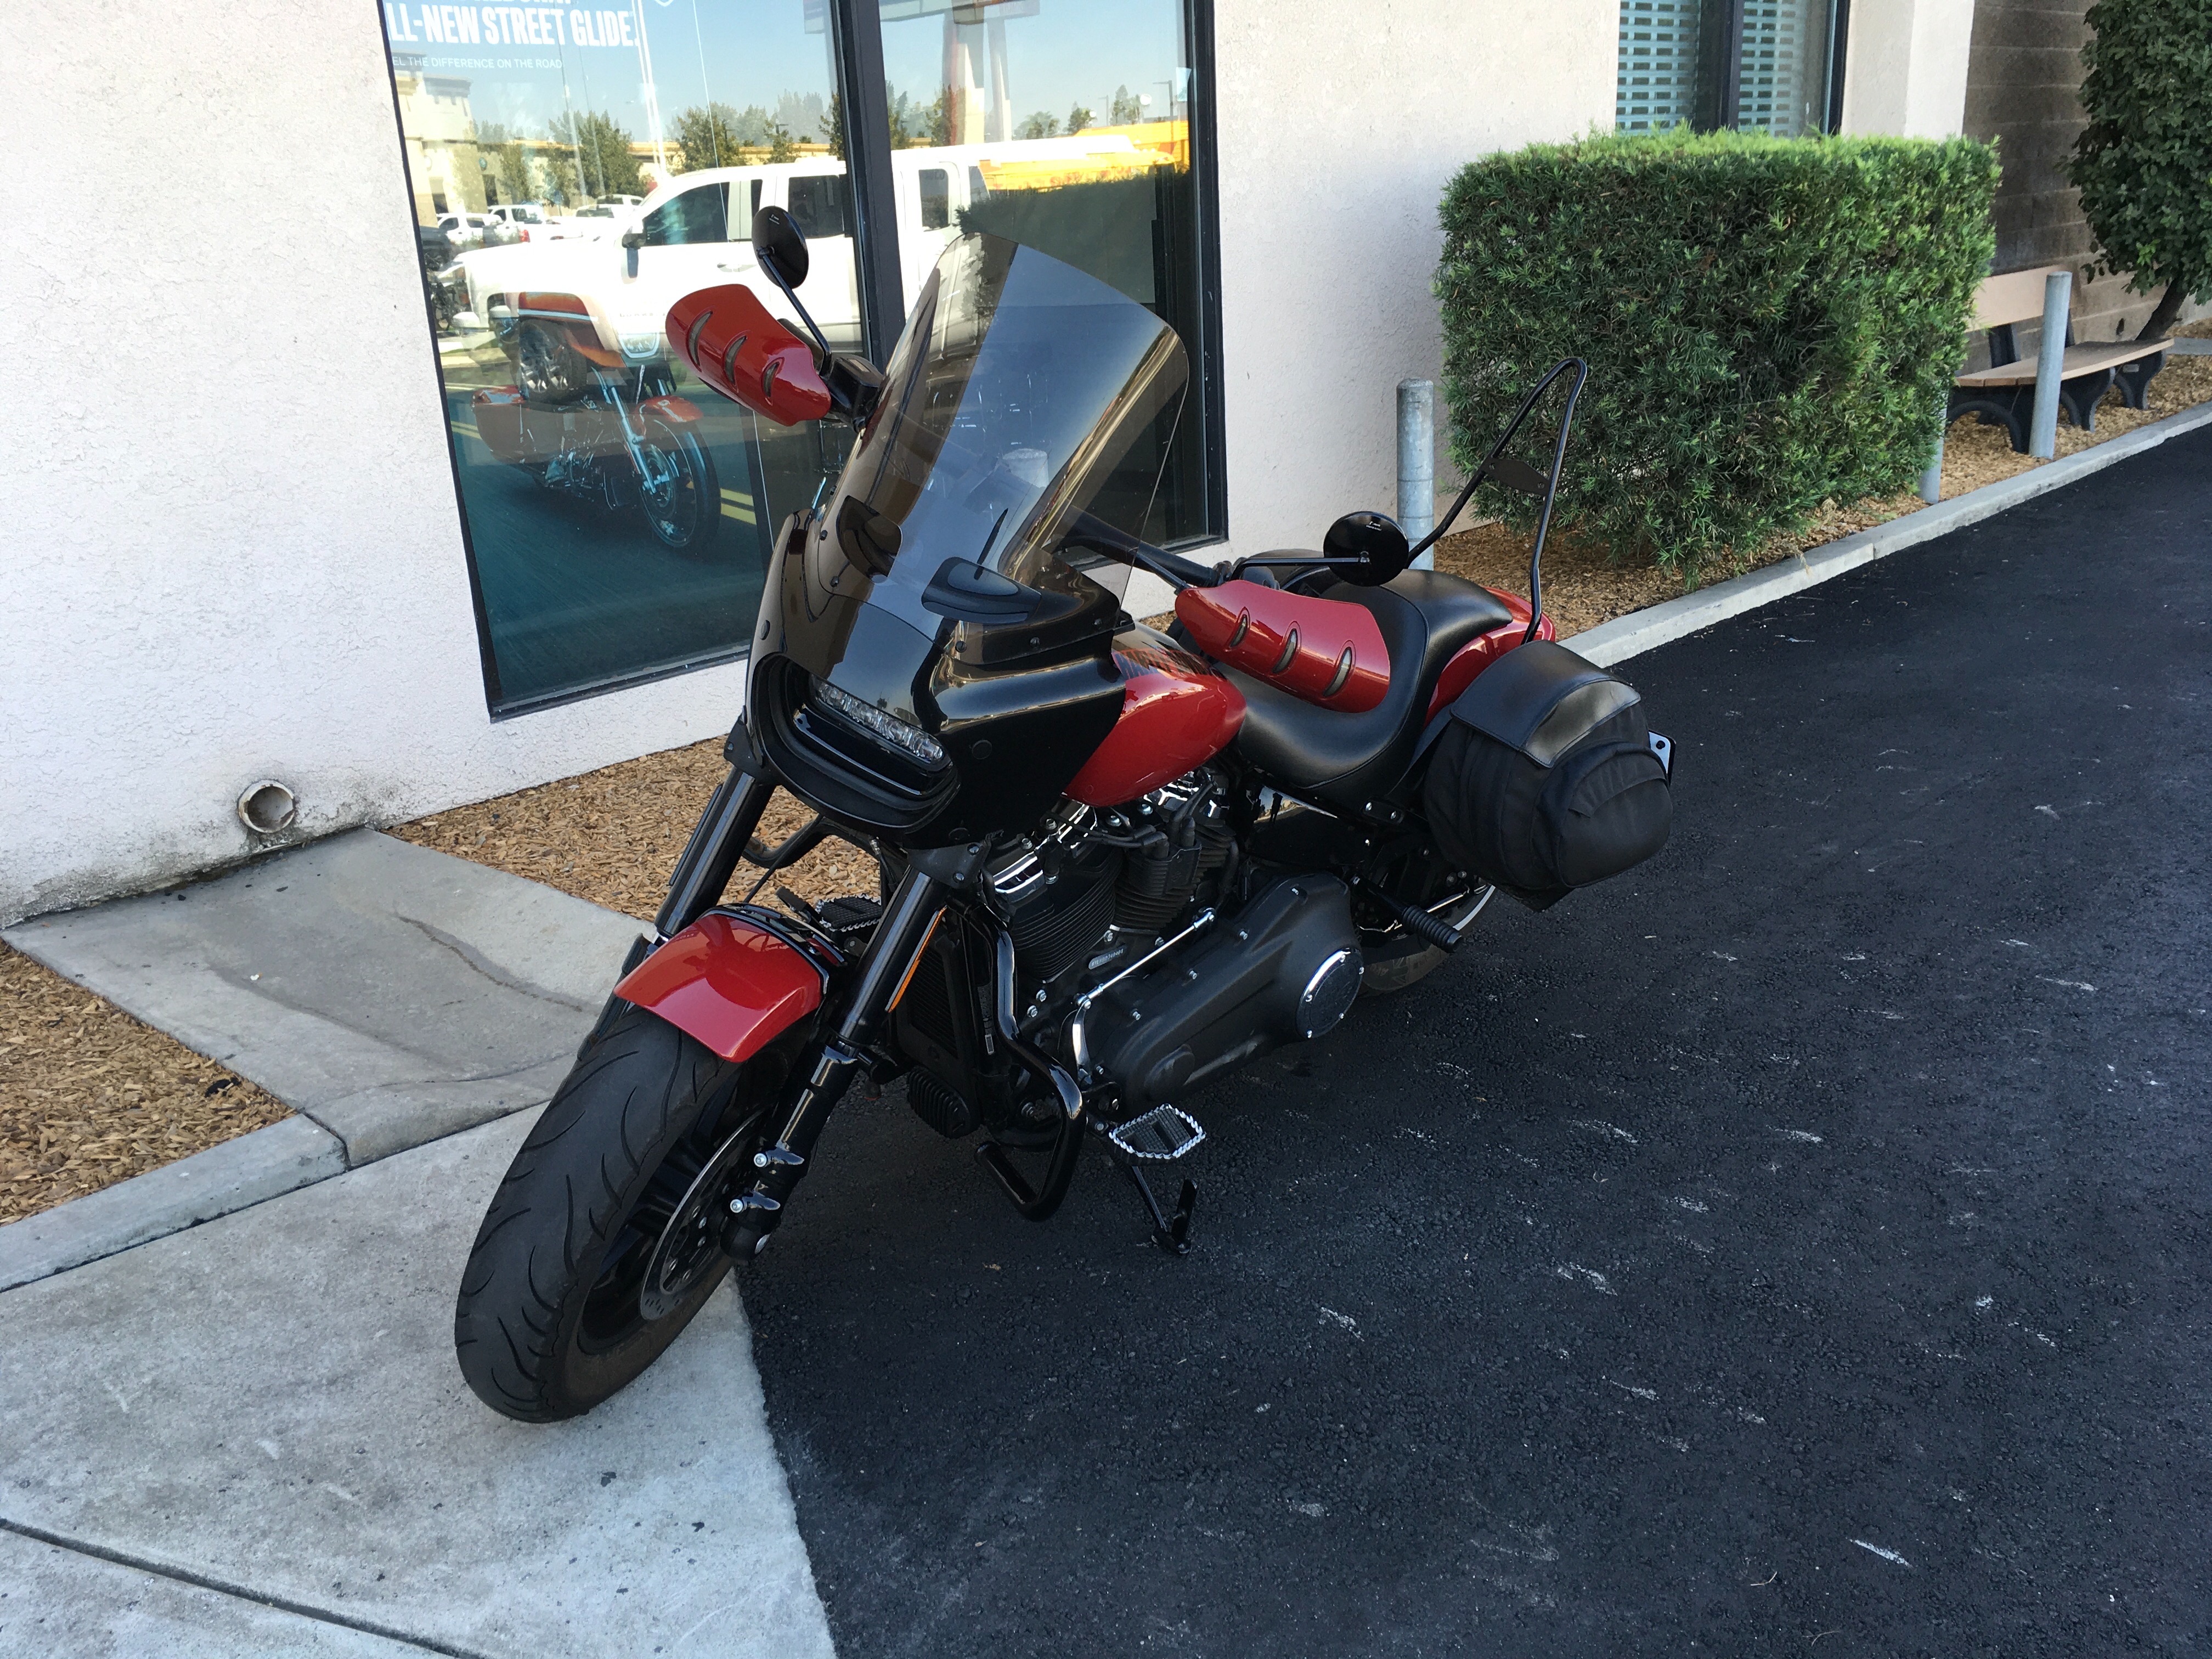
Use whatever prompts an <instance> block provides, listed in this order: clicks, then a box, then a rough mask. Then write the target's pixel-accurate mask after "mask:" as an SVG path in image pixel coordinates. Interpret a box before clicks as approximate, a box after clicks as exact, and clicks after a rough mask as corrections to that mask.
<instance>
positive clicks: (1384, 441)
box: [1214, 0, 1620, 553]
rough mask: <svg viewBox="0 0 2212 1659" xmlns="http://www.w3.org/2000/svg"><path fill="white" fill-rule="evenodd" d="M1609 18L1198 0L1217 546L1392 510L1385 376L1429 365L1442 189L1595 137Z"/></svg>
mask: <svg viewBox="0 0 2212 1659" xmlns="http://www.w3.org/2000/svg"><path fill="white" fill-rule="evenodd" d="M1619 37H1620V5H1619V0H1553V3H1550V4H1547V5H1541V6H1533V5H1524V4H1517V3H1513V0H1473V3H1469V0H1458V3H1455V0H1369V3H1365V4H1362V5H1356V6H1344V5H1329V4H1323V3H1316V0H1298V3H1296V4H1286V3H1284V0H1216V4H1215V11H1214V39H1215V43H1216V52H1215V58H1216V64H1217V68H1216V75H1217V76H1218V82H1219V90H1218V107H1219V117H1218V118H1219V123H1220V127H1219V131H1220V143H1221V157H1222V164H1221V174H1222V176H1221V267H1222V311H1223V349H1224V356H1225V369H1226V380H1227V386H1226V404H1227V418H1226V420H1225V429H1226V439H1227V445H1228V452H1229V530H1230V540H1231V544H1233V546H1234V547H1235V549H1236V550H1237V551H1238V552H1240V553H1251V552H1259V551H1261V550H1265V549H1267V548H1274V547H1317V546H1319V545H1320V538H1321V535H1322V532H1323V531H1324V530H1326V529H1327V528H1328V525H1329V523H1330V521H1331V520H1334V518H1335V517H1336V516H1337V515H1338V514H1340V513H1346V512H1349V511H1351V510H1352V509H1353V508H1355V507H1377V508H1380V509H1381V510H1382V511H1383V512H1386V513H1395V511H1396V510H1397V508H1396V501H1397V477H1398V462H1397V453H1398V452H1397V405H1396V401H1395V399H1396V386H1397V383H1398V382H1399V381H1400V380H1404V379H1408V378H1414V379H1437V378H1439V377H1440V375H1441V374H1442V362H1441V353H1442V350H1443V347H1442V343H1441V338H1440V335H1439V332H1438V325H1437V305H1436V301H1435V299H1434V298H1433V297H1432V296H1431V294H1430V292H1429V284H1430V282H1431V279H1432V278H1433V276H1434V275H1435V273H1436V267H1437V257H1438V255H1439V254H1440V253H1441V252H1442V251H1443V233H1442V232H1441V230H1439V228H1437V204H1438V203H1439V202H1440V201H1441V200H1442V199H1443V191H1444V186H1445V185H1446V183H1447V182H1448V181H1449V179H1450V178H1451V176H1452V174H1453V173H1455V172H1456V171H1457V170H1458V169H1459V167H1461V166H1462V164H1463V163H1465V162H1467V161H1472V160H1474V158H1475V157H1476V156H1479V155H1486V154H1487V153H1489V152H1491V151H1492V150H1497V149H1510V148H1513V147H1516V146H1517V145H1521V144H1524V143H1531V142H1534V141H1535V140H1539V139H1567V138H1574V137H1580V136H1582V135H1583V133H1585V132H1587V131H1589V130H1590V129H1591V128H1592V127H1593V126H1597V127H1601V128H1603V129H1606V130H1610V129H1611V127H1612V125H1613V93H1614V80H1615V76H1616V64H1617V61H1618V52H1619ZM1437 424H1438V426H1439V428H1442V426H1443V410H1441V409H1439V410H1438V422H1437ZM1439 459H1440V461H1441V457H1440V458H1439ZM1440 471H1441V467H1440Z"/></svg>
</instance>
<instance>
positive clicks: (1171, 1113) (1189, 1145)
mask: <svg viewBox="0 0 2212 1659" xmlns="http://www.w3.org/2000/svg"><path fill="white" fill-rule="evenodd" d="M1106 1139H1109V1140H1110V1141H1112V1142H1113V1143H1114V1144H1115V1146H1118V1147H1119V1148H1121V1151H1122V1152H1123V1153H1125V1154H1126V1155H1127V1156H1128V1157H1130V1158H1143V1159H1144V1160H1146V1162H1147V1163H1162V1162H1168V1161H1172V1160H1173V1159H1176V1158H1182V1156H1184V1155H1185V1154H1186V1153H1188V1152H1193V1151H1194V1150H1196V1148H1197V1147H1198V1146H1199V1143H1200V1142H1201V1141H1203V1140H1204V1139H1206V1131H1205V1130H1204V1129H1203V1128H1201V1127H1200V1126H1199V1121H1198V1120H1197V1119H1196V1118H1194V1117H1193V1116H1192V1115H1190V1114H1189V1113H1188V1112H1184V1111H1178V1110H1177V1109H1176V1108H1175V1107H1173V1106H1155V1107H1153V1108H1152V1110H1151V1111H1149V1112H1144V1113H1140V1114H1139V1115H1137V1116H1135V1117H1133V1118H1131V1119H1130V1120H1129V1121H1127V1122H1126V1123H1117V1124H1115V1126H1114V1127H1112V1128H1110V1129H1109V1130H1107V1132H1106Z"/></svg>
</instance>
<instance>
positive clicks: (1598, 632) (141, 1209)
mask: <svg viewBox="0 0 2212 1659" xmlns="http://www.w3.org/2000/svg"><path fill="white" fill-rule="evenodd" d="M2207 425H2212V404H2201V405H2199V406H2198V407H2197V408H2195V409H2191V410H2184V411H2183V412H2182V413H2180V414H2179V415H2169V416H2166V419H2164V420H2162V421H2154V422H2152V423H2151V424H2149V425H2148V426H2144V427H2139V428H2136V430H2135V431H2133V432H2130V433H2129V434H2128V435H2126V436H2125V437H2124V438H2115V439H2113V440H2112V441H2111V442H2109V443H2103V444H2100V445H2098V446H2097V447H2095V448H2094V449H2087V450H2084V451H2082V452H2081V453H2080V454H2077V455H2069V456H2068V457H2067V458H2066V459H2063V460H2059V461H2052V462H2051V463H2049V464H2048V465H2044V466H2039V467H2037V468H2035V469H2034V470H2033V471H2028V472H2024V473H2021V475H2020V476H2019V477H2013V478H2007V479H2004V480H2002V482H2000V483H1993V484H1986V485H1984V486H1983V488H1981V489H1976V490H1972V491H1970V492H1969V493H1967V494H1966V495H1961V496H1960V497H1958V499H1956V500H1955V501H1942V502H1939V503H1938V504H1936V506H1934V507H1927V508H1924V509H1923V510H1922V511H1920V512H1917V513H1910V514H1908V515H1906V516H1905V518H1902V519H1897V520H1892V521H1891V522H1890V523H1888V524H1886V525H1877V526H1875V528H1873V529H1871V530H1863V531H1860V532H1858V533H1857V534H1856V535H1850V536H1845V537H1844V538H1841V539H1840V540H1838V541H1833V542H1830V543H1828V544H1826V546H1824V547H1817V548H1814V549H1812V550H1809V551H1808V552H1807V553H1805V554H1804V555H1802V556H1801V557H1799V558H1797V559H1796V560H1793V561H1790V562H1785V563H1783V564H1778V565H1771V566H1769V567H1768V568H1765V569H1764V570H1754V571H1753V572H1752V573H1751V574H1748V575H1745V576H1738V577H1736V578H1735V579H1733V580H1729V581H1724V582H1719V583H1716V584H1715V585H1714V586H1711V587H1707V588H1701V589H1699V591H1698V592H1695V593H1686V594H1684V595H1683V596H1682V597H1681V598H1680V599H1668V600H1666V601H1664V602H1663V603H1662V604H1659V605H1652V606H1650V607H1649V608H1648V609H1645V610H1643V611H1635V612H1633V613H1632V614H1631V615H1628V616H1626V617H1617V618H1615V619H1614V620H1613V621H1612V622H1609V623H1600V624H1599V625H1598V626H1597V627H1595V628H1593V629H1588V630H1587V631H1585V632H1583V633H1581V634H1577V635H1573V636H1572V638H1571V640H1570V641H1568V643H1570V644H1571V645H1572V646H1573V647H1575V649H1576V650H1577V651H1579V652H1580V653H1582V654H1583V656H1585V657H1588V658H1589V659H1590V660H1591V661H1593V662H1595V663H1597V664H1599V665H1601V666H1610V665H1613V664H1614V663H1620V662H1625V661H1626V660H1627V659H1630V658H1632V657H1635V656H1638V655H1640V654H1642V653H1644V652H1646V651H1650V650H1655V649H1656V648H1657V647H1660V646H1662V645H1665V644H1668V643H1669V642H1670V641H1674V640H1679V639H1682V638H1684V637H1686V636H1687V635H1691V634H1694V633H1697V632H1699V630H1700V629H1706V628H1711V626H1713V624H1714V623H1719V622H1724V621H1726V620H1727V619H1728V618H1729V617H1736V616H1741V615H1742V614H1743V613H1744V612H1745V611H1754V610H1757V609H1758V608H1759V606H1761V605H1771V604H1772V603H1773V602H1774V601H1775V600H1777V599H1785V598H1787V597H1788V596H1789V595H1790V594H1792V593H1795V592H1800V591H1801V590H1802V589H1804V588H1808V587H1812V586H1817V585H1818V584H1820V583H1821V582H1825V581H1828V580H1832V579H1833V578H1835V577H1838V576H1840V575H1842V574H1844V572H1845V571H1849V570H1856V569H1857V568H1858V567H1859V566H1861V565H1863V564H1870V563H1872V562H1874V561H1875V560H1876V559H1880V558H1887V556H1889V555H1890V554H1893V553H1899V552H1902V551H1904V550H1905V549H1906V548H1908V547H1914V546H1917V545H1918V544H1920V543H1922V542H1925V541H1931V540H1933V539H1934V538H1936V537H1938V536H1942V535H1945V534H1948V532H1951V531H1954V530H1958V529H1961V528H1963V527H1964V526H1967V525H1970V524H1977V523H1979V522H1980V521H1981V520H1984V519H1986V518H1989V517H1990V515H1991V514H1993V513H2002V512H2003V511H2004V510H2005V509H2006V508H2008V507H2017V506H2018V505H2020V503H2021V502H2022V501H2031V500H2033V498H2034V497H2036V496H2038V495H2044V494H2045V493H2047V492H2049V491H2051V490H2053V489H2062V488H2063V487H2064V486H2065V485H2067V484H2069V483H2073V482H2074V481H2075V480H2076V479H2078V478H2083V477H2087V476H2088V475H2089V474H2090V473H2093V472H2097V471H2102V470H2103V469H2104V468H2106V467H2108V466H2111V465H2113V464H2114V463H2115V462H2118V461H2123V460H2125V459H2127V458H2128V457H2129V456H2130V455H2136V454H2140V453H2142V452H2143V451H2144V450H2146V449H2154V448H2156V447H2158V446H2159V445H2160V444H2162V443H2164V442H2165V441H2166V440H2167V439H2169V438H2174V437H2179V436H2180V435H2182V434H2184V433H2186V432H2193V431H2195V430H2197V428H2200V427H2203V426H2207ZM441 856H444V855H442V854H441ZM624 921H628V919H627V918H624ZM633 925H634V924H633ZM507 1109H508V1110H522V1109H528V1108H527V1104H525V1103H518V1104H516V1105H514V1106H513V1107H509V1108H507ZM487 1115H489V1116H499V1115H504V1113H503V1112H501V1111H497V1110H495V1111H493V1112H491V1113H489V1114H487ZM457 1127H466V1126H465V1125H459V1124H447V1125H444V1126H442V1127H439V1128H437V1129H436V1130H435V1132H434V1133H428V1134H424V1135H422V1136H421V1137H420V1139H416V1140H410V1141H409V1142H407V1146H416V1145H421V1144H423V1143H425V1142H428V1141H429V1140H434V1139H442V1138H443V1137H444V1136H445V1135H446V1134H447V1133H453V1130H454V1129H455V1128H457ZM405 1149H406V1148H405V1147H404V1146H383V1147H380V1149H379V1152H378V1155H379V1156H387V1155H389V1154H390V1153H392V1152H400V1151H404V1150H405ZM347 1167H348V1165H347V1162H346V1156H345V1149H344V1146H343V1144H342V1143H341V1142H340V1141H339V1140H338V1139H337V1137H336V1136H335V1135H332V1134H331V1133H329V1132H328V1131H327V1130H325V1129H323V1128H321V1127H319V1126H318V1125H316V1124H315V1123H314V1122H313V1121H310V1120H309V1119H308V1118H307V1117H306V1116H304V1115H302V1116H300V1117H295V1118H288V1119H286V1120H285V1121H283V1122H282V1123H276V1124H271V1125H270V1127H267V1128H265V1129H256V1130H254V1131H253V1132H252V1133H250V1134H245V1135H241V1136H240V1137H239V1138H238V1139H235V1140H232V1141H226V1142H225V1143H223V1144H222V1146H211V1147H210V1148H209V1149H208V1150H207V1151H205V1152H195V1153H194V1154H193V1155H192V1156H191V1157H190V1158H183V1159H180V1160H179V1161H178V1162H177V1163H175V1164H170V1165H169V1166H168V1167H167V1168H166V1169H161V1170H151V1171H149V1173H147V1174H145V1175H143V1176H133V1177H132V1178H131V1179H130V1180H129V1181H125V1182H118V1183H117V1184H116V1185H115V1186H112V1187H109V1188H104V1189H103V1190H101V1191H100V1192H97V1193H91V1194H87V1195H86V1196H84V1197H82V1198H77V1199H71V1200H70V1201H69V1202H68V1203H66V1204H62V1205H58V1206H55V1207H54V1208H53V1209H51V1210H47V1211H45V1212H41V1213H40V1214H38V1215H34V1216H28V1217H26V1218H24V1219H22V1220H21V1221H15V1222H10V1223H8V1224H7V1225H0V1291H8V1290H12V1289H14V1288H15V1286H16V1285H25V1284H29V1283H30V1282H32V1281H33V1280H34V1279H44V1278H46V1277H48V1276H49V1275H51V1274H53V1273H63V1272H65V1271H67V1270H68V1269H70V1268H71V1267H82V1265H84V1264H85V1263H86V1262H88V1261H97V1260H98V1259H99V1258H100V1257H101V1256H106V1255H114V1254H116V1253H117V1252H118V1251H121V1250H127V1249H131V1247H132V1246H133V1245H136V1244H143V1243H149V1242H150V1241H151V1240H154V1239H156V1238H160V1237H164V1236H166V1235H167V1234H169V1233H173V1232H180V1231H183V1230H184V1229H185V1228H187V1227H191V1226H194V1225H197V1224H198V1223H200V1222H203V1221H209V1220H212V1219H214V1218H216V1217H217V1216H222V1215H228V1214H230V1213H231V1212H234V1211H237V1210H242V1209H245V1208H246V1207H248V1206H252V1205H254V1204H258V1203H259V1202H260V1201H261V1200H264V1199H267V1198H275V1197H276V1196H277V1195H278V1194H283V1193H288V1192H291V1191H293V1190H295V1188H301V1187H305V1186H308V1185H311V1184H313V1182H318V1181H322V1180H325V1179H326V1178H328V1177H329V1176H335V1175H342V1174H343V1173H344V1172H345V1170H346V1169H347Z"/></svg>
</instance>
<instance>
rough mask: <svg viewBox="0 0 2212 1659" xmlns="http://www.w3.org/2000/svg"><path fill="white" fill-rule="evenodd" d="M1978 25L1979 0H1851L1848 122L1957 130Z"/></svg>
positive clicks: (1846, 125) (1904, 131)
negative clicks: (1976, 12)
mask: <svg viewBox="0 0 2212 1659" xmlns="http://www.w3.org/2000/svg"><path fill="white" fill-rule="evenodd" d="M1973 27H1974V0H1851V10H1850V28H1849V29H1848V31H1847V32H1846V33H1845V36H1844V118H1843V130H1844V131H1845V132H1859V133H1893V134H1896V135H1898V136H1899V137H1906V138H1950V137H1956V136H1957V135H1958V133H1959V131H1960V120H1961V118H1962V117H1963V114H1964V112H1965V110H1966V57H1967V51H1968V47H1969V46H1970V44H1971V42H1972V37H1973Z"/></svg>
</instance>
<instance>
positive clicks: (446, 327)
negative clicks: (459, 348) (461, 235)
mask: <svg viewBox="0 0 2212 1659" xmlns="http://www.w3.org/2000/svg"><path fill="white" fill-rule="evenodd" d="M416 248H417V250H418V251H419V252H420V253H421V254H422V296H423V298H424V299H425V300H426V301H428V303H429V307H430V331H431V332H432V333H433V334H435V335H436V336H437V337H439V338H441V339H443V338H445V337H447V336H448V335H453V334H458V333H459V332H460V314H461V313H462V311H463V310H465V308H466V307H467V305H468V288H467V284H466V283H465V280H464V279H463V277H462V276H461V271H460V267H459V266H458V265H457V264H454V263H453V239H452V238H451V237H449V236H448V235H447V234H446V233H445V232H444V231H442V230H441V229H439V228H437V226H435V225H418V226H416Z"/></svg>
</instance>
